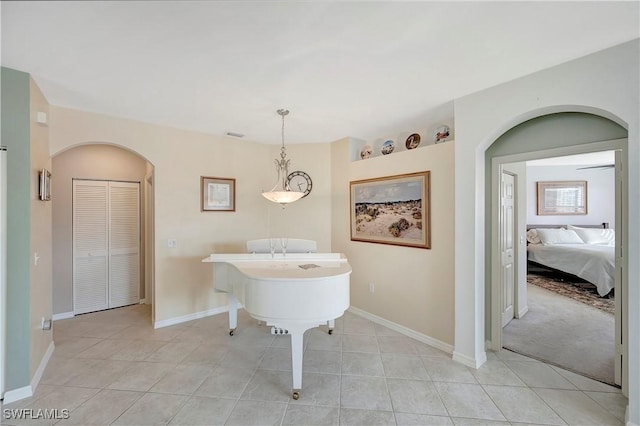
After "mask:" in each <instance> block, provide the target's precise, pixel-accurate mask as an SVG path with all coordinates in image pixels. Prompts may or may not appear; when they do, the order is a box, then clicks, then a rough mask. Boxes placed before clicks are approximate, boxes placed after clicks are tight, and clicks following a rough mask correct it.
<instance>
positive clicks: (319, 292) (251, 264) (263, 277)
mask: <svg viewBox="0 0 640 426" xmlns="http://www.w3.org/2000/svg"><path fill="white" fill-rule="evenodd" d="M278 248H279V246H278ZM271 251H272V252H273V251H274V250H273V244H272V249H271ZM272 252H269V253H249V254H212V255H210V256H209V257H207V258H205V259H202V262H211V263H213V285H214V288H215V290H216V291H221V292H225V293H227V294H228V295H229V329H230V331H229V334H230V335H231V336H233V332H234V330H235V328H236V326H237V309H238V304H239V303H240V304H242V305H244V309H245V310H246V311H247V313H248V314H249V315H251V316H252V317H253V318H255V319H257V320H260V321H265V322H266V323H267V325H268V326H272V327H274V328H273V331H274V332H275V333H276V334H288V335H290V336H291V364H292V365H291V366H292V370H293V396H292V397H293V399H298V398H299V396H300V390H301V389H302V353H303V347H302V341H303V335H304V332H305V331H307V330H308V329H310V328H313V327H317V326H319V325H323V324H327V323H329V327H330V329H329V333H331V330H332V328H333V322H334V320H335V319H336V318H338V317H340V316H342V314H343V313H344V311H345V310H347V308H348V307H349V275H350V274H351V266H350V265H349V263H348V262H347V259H346V257H345V256H344V255H343V254H340V253H290V252H287V253H283V252H273V253H272Z"/></svg>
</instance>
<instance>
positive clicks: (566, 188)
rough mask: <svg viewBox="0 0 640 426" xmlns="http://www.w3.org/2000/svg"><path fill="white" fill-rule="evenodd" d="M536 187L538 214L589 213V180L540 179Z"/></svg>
mask: <svg viewBox="0 0 640 426" xmlns="http://www.w3.org/2000/svg"><path fill="white" fill-rule="evenodd" d="M536 187H537V188H536V189H537V195H538V200H537V201H538V203H537V204H538V206H537V214H538V216H545V215H546V216H549V215H558V216H563V215H586V214H587V181H585V180H579V181H577V180H571V181H569V180H567V181H540V182H536Z"/></svg>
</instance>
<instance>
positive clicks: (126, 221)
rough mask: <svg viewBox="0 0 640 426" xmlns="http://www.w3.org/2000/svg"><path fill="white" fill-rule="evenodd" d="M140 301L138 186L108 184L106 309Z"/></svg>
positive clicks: (128, 183)
mask: <svg viewBox="0 0 640 426" xmlns="http://www.w3.org/2000/svg"><path fill="white" fill-rule="evenodd" d="M139 301H140V184H139V183H137V182H109V307H110V308H117V307H119V306H126V305H131V304H134V303H138V302H139Z"/></svg>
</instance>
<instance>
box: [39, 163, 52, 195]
mask: <svg viewBox="0 0 640 426" xmlns="http://www.w3.org/2000/svg"><path fill="white" fill-rule="evenodd" d="M38 198H39V199H40V200H42V201H51V172H50V171H49V170H47V169H42V170H39V171H38Z"/></svg>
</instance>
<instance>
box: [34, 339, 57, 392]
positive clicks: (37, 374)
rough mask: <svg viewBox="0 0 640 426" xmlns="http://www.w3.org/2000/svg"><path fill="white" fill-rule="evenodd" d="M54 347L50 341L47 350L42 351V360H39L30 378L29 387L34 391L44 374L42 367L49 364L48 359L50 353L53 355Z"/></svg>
mask: <svg viewBox="0 0 640 426" xmlns="http://www.w3.org/2000/svg"><path fill="white" fill-rule="evenodd" d="M55 349H56V345H55V344H54V343H53V341H51V343H49V347H48V348H47V351H46V352H45V353H44V356H43V357H42V360H40V365H39V366H38V368H37V369H36V372H35V374H34V375H33V378H31V389H32V390H33V391H34V392H35V390H36V389H37V388H38V384H39V383H40V379H41V378H42V374H44V369H45V368H47V364H49V360H50V359H51V355H53V351H54V350H55Z"/></svg>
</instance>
